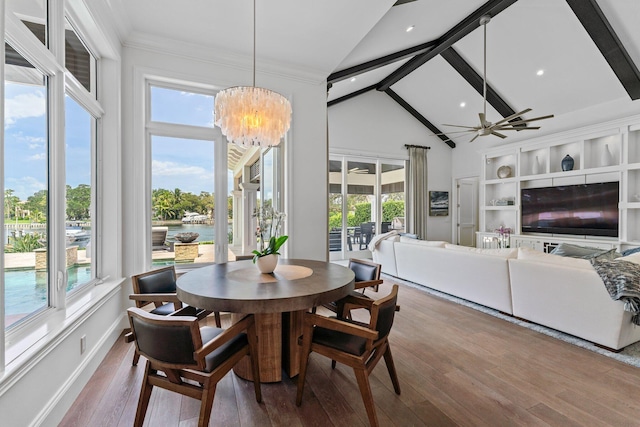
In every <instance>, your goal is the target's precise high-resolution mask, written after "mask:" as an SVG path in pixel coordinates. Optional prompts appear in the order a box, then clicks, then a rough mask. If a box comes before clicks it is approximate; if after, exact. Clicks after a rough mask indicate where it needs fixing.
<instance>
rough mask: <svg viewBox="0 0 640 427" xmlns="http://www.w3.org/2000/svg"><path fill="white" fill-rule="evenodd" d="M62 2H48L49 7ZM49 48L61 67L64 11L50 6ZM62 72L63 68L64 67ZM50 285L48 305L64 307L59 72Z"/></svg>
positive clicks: (53, 94) (52, 135)
mask: <svg viewBox="0 0 640 427" xmlns="http://www.w3.org/2000/svg"><path fill="white" fill-rule="evenodd" d="M58 1H61V0H50V6H54V5H56V3H57V2H58ZM48 22H49V49H50V50H51V52H52V53H53V54H54V56H55V58H56V61H57V63H58V64H64V55H65V51H64V23H65V17H64V8H63V7H55V6H54V7H49V16H48ZM63 70H64V68H63ZM48 80H49V174H48V175H49V217H48V221H47V222H48V227H49V237H50V242H49V265H50V268H49V283H50V287H51V288H50V291H51V304H52V306H54V307H57V308H63V307H64V306H65V303H66V299H65V296H66V289H65V286H64V285H65V283H66V282H67V280H66V274H67V269H66V236H65V205H66V202H65V200H66V188H65V185H66V178H65V133H64V121H65V103H64V95H65V93H64V90H65V76H64V71H58V72H56V73H55V74H54V75H52V76H50V77H49V79H48Z"/></svg>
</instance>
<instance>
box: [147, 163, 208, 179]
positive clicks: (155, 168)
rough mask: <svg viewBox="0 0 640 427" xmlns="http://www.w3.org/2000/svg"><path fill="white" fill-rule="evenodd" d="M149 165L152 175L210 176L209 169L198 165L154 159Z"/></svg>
mask: <svg viewBox="0 0 640 427" xmlns="http://www.w3.org/2000/svg"><path fill="white" fill-rule="evenodd" d="M151 167H152V173H153V175H154V176H192V177H198V178H200V177H207V176H211V173H210V172H209V171H207V170H206V169H205V168H202V167H200V166H191V165H181V164H179V163H175V162H163V161H160V160H154V161H153V162H152V165H151Z"/></svg>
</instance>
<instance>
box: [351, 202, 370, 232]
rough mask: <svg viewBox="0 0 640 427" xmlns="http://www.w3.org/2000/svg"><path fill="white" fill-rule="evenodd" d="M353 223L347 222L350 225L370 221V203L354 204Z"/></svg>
mask: <svg viewBox="0 0 640 427" xmlns="http://www.w3.org/2000/svg"><path fill="white" fill-rule="evenodd" d="M353 221H354V222H355V224H354V225H351V224H349V225H350V226H351V227H355V226H358V225H360V224H362V223H363V222H370V221H371V203H358V204H357V205H355V206H354V214H353Z"/></svg>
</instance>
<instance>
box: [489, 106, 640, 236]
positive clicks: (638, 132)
mask: <svg viewBox="0 0 640 427" xmlns="http://www.w3.org/2000/svg"><path fill="white" fill-rule="evenodd" d="M635 120H637V118H636V119H635ZM593 129H594V130H593V132H590V133H589V132H587V131H583V132H581V133H578V132H572V133H566V134H558V135H555V136H550V137H545V138H543V139H541V140H536V142H535V143H532V144H531V143H527V142H522V143H518V144H514V145H513V146H510V147H509V146H507V147H505V146H500V147H498V148H493V149H489V150H487V151H486V152H485V153H484V154H483V156H482V161H483V164H482V175H481V176H482V178H483V179H482V180H481V182H480V201H479V202H480V203H479V205H480V224H479V229H480V230H488V231H485V232H484V233H491V232H492V231H493V230H494V229H495V228H498V227H499V226H500V225H503V226H505V227H510V228H512V229H514V235H517V233H518V232H519V230H520V191H521V189H522V188H535V187H550V186H557V185H573V184H585V183H597V182H614V181H618V182H620V192H621V193H620V204H619V211H620V237H619V238H617V239H612V240H610V241H606V242H605V243H604V245H605V246H606V245H613V246H618V245H622V244H623V242H624V244H628V245H631V244H636V243H637V245H638V246H640V124H638V123H627V124H622V125H621V124H609V125H607V124H603V125H601V126H599V127H597V128H596V127H594V128H593ZM554 138H555V139H554ZM567 154H569V155H570V156H571V157H572V158H573V160H574V166H573V169H572V170H570V171H563V170H562V166H561V165H562V159H563V158H564V157H565V156H566V155H567ZM504 165H507V166H509V167H510V168H511V170H512V175H511V176H510V177H508V178H504V179H500V178H498V177H497V170H498V168H499V167H500V166H504ZM636 196H637V197H636ZM499 199H503V200H504V199H511V200H514V201H515V204H514V205H506V206H495V205H492V203H491V202H492V201H493V202H494V203H495V201H496V200H499ZM519 237H520V238H521V239H524V240H522V242H524V243H523V244H527V245H528V244H531V245H533V246H536V245H537V246H540V241H542V240H544V241H545V242H546V241H550V240H553V241H554V242H555V241H563V240H564V241H576V240H577V241H580V242H591V241H592V240H595V241H596V242H598V241H599V240H598V239H597V238H593V239H591V238H590V237H589V236H585V237H584V238H583V239H581V238H580V237H579V236H550V237H546V236H545V237H540V236H531V238H530V240H531V241H528V240H526V239H528V238H529V237H530V236H529V235H525V236H519ZM590 239H591V240H590ZM612 242H613V243H612ZM512 247H516V245H515V244H513V245H512Z"/></svg>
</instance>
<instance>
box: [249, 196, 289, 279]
mask: <svg viewBox="0 0 640 427" xmlns="http://www.w3.org/2000/svg"><path fill="white" fill-rule="evenodd" d="M253 217H254V218H257V220H258V226H257V228H256V237H257V238H258V249H256V250H254V251H253V252H252V253H253V263H254V264H256V265H257V266H258V269H259V270H260V271H261V272H262V273H272V272H273V270H274V269H275V268H276V265H277V264H278V255H280V252H278V250H279V249H280V248H281V247H282V245H283V244H284V242H286V241H287V239H288V238H289V236H286V235H280V233H281V229H282V223H283V221H284V218H285V214H284V213H282V212H278V211H276V210H275V209H273V208H272V207H270V206H265V207H261V208H256V210H255V211H254V213H253Z"/></svg>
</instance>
